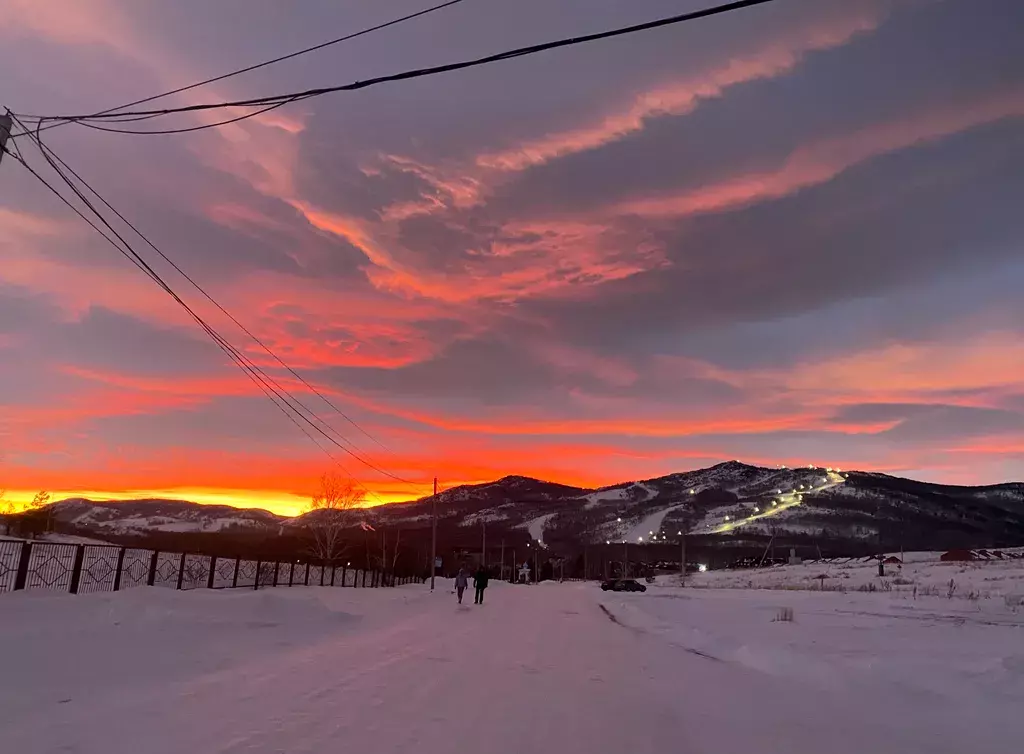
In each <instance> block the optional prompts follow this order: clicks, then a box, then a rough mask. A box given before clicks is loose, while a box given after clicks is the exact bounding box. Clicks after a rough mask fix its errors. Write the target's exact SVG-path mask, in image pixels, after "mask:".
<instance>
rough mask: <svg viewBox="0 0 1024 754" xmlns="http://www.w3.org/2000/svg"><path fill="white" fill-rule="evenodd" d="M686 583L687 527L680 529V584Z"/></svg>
mask: <svg viewBox="0 0 1024 754" xmlns="http://www.w3.org/2000/svg"><path fill="white" fill-rule="evenodd" d="M685 584H686V529H680V530H679V586H685Z"/></svg>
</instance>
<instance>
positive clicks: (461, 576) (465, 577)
mask: <svg viewBox="0 0 1024 754" xmlns="http://www.w3.org/2000/svg"><path fill="white" fill-rule="evenodd" d="M468 586H469V574H468V573H466V569H465V568H460V569H459V572H458V573H457V574H455V593H456V594H458V595H459V604H460V605H461V604H462V595H463V593H464V592H465V591H466V587H468Z"/></svg>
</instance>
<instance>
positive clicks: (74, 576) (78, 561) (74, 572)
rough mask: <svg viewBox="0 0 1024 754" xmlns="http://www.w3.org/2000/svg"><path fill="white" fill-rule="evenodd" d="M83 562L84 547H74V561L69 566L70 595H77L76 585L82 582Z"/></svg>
mask: <svg viewBox="0 0 1024 754" xmlns="http://www.w3.org/2000/svg"><path fill="white" fill-rule="evenodd" d="M84 560H85V545H76V546H75V561H74V563H73V564H72V566H71V588H70V589H69V590H68V591H70V592H71V594H78V585H79V583H81V581H82V562H83V561H84Z"/></svg>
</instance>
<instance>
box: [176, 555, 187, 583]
mask: <svg viewBox="0 0 1024 754" xmlns="http://www.w3.org/2000/svg"><path fill="white" fill-rule="evenodd" d="M184 580H185V553H181V563H180V564H179V565H178V587H177V588H178V589H181V582H182V581H184Z"/></svg>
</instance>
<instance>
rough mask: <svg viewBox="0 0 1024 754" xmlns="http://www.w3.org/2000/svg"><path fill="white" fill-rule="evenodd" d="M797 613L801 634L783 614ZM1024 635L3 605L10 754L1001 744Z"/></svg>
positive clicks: (834, 598)
mask: <svg viewBox="0 0 1024 754" xmlns="http://www.w3.org/2000/svg"><path fill="white" fill-rule="evenodd" d="M723 595H724V596H723ZM872 599H873V600H875V602H869V600H872ZM851 600H852V601H851ZM782 604H790V605H794V606H795V608H796V622H795V623H772V622H771V618H772V615H773V612H774V608H775V607H777V606H779V605H782ZM878 616H881V617H878ZM983 617H984V616H983ZM1018 618H1019V616H1018ZM1015 620H1016V622H1014V621H1015ZM1019 623H1020V620H1018V619H1017V618H1014V616H1013V615H1006V616H1002V617H1000V618H998V620H996V619H993V620H988V621H985V620H981V619H978V620H972V619H967V620H964V619H963V616H959V617H958V618H957V620H956V621H947V620H945V619H944V618H943V605H942V604H941V602H940V601H932V602H930V603H929V604H928V605H927V606H925V607H924V608H923V609H922V610H921V611H920V613H919V614H908V613H907V611H906V610H905V609H902V608H899V607H895V608H894V607H893V606H892V605H890V604H889V603H888V602H886V601H885V600H884V599H883V598H882V597H881V596H880V595H832V594H819V595H815V594H809V593H804V594H800V595H790V594H782V593H764V592H761V593H758V592H743V591H731V592H716V591H712V590H680V589H670V588H659V589H657V590H651V591H650V592H648V593H647V594H635V595H634V594H629V595H627V594H605V593H602V592H600V591H599V590H598V589H597V588H596V586H595V585H593V584H564V585H559V584H550V583H545V584H541V585H539V586H508V585H505V584H495V585H494V586H493V587H492V588H490V589H488V591H487V598H486V604H485V605H484V606H483V607H475V606H472V605H466V606H462V607H459V606H457V605H456V604H455V599H454V597H452V596H451V595H450V593H449V585H448V584H447V583H444V582H442V584H441V588H440V589H439V590H438V591H437V592H435V593H434V594H430V593H429V592H428V591H426V589H425V588H424V587H422V586H409V587H402V588H398V589H367V590H358V589H329V588H293V589H275V590H266V591H260V592H253V591H248V590H244V591H242V590H239V591H231V592H227V591H207V590H196V591H192V592H174V591H171V590H164V589H146V588H140V589H136V590H130V591H127V592H121V593H116V594H115V593H95V594H85V595H78V596H74V597H72V596H68V595H57V594H46V593H16V594H5V595H0V669H2V676H0V677H2V678H3V683H2V684H0V742H2V746H0V749H2V751H4V752H7V751H10V752H18V754H56V752H76V754H138V752H139V751H140V748H139V747H140V745H141V746H142V747H143V749H144V751H145V752H146V754H182V752H202V753H203V754H243V753H244V754H271V753H274V754H276V753H278V752H288V753H289V754H336V753H337V752H348V751H353V752H374V754H392V753H396V752H402V753H408V754H412V753H413V752H415V753H416V754H449V753H450V752H453V751H474V752H487V753H488V754H524V753H526V754H530V753H533V752H543V751H555V752H559V754H577V753H578V754H621V752H630V753H631V754H665V753H666V752H679V754H723V752H747V751H750V752H754V751H756V752H759V753H760V754H773V753H778V754H792V752H802V751H827V752H829V754H864V752H871V753H872V754H897V753H898V754H905V753H906V752H920V751H927V752H929V754H946V753H949V754H954V753H955V754H962V752H967V751H969V752H971V753H972V754H987V753H988V752H1008V751H1015V750H1017V748H1018V745H1019V742H1020V740H1021V733H1022V732H1024V723H1022V722H1021V718H1020V715H1019V710H1020V709H1021V708H1022V705H1024V649H1021V646H1022V645H1021V643H1020V636H1021V634H1020V631H1021V630H1024V628H1021V627H1020V625H1019Z"/></svg>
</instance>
